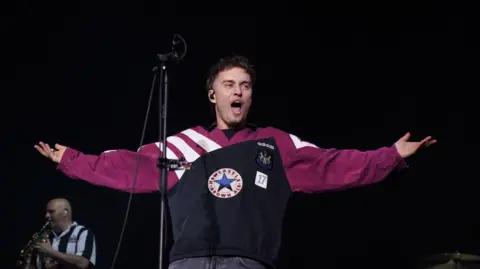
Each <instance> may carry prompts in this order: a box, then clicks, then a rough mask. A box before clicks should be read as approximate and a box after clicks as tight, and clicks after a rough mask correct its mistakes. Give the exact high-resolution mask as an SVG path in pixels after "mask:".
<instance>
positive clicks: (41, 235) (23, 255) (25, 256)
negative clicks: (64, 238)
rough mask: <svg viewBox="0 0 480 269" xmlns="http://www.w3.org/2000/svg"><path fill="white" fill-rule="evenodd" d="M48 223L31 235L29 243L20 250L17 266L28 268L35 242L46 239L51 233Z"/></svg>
mask: <svg viewBox="0 0 480 269" xmlns="http://www.w3.org/2000/svg"><path fill="white" fill-rule="evenodd" d="M49 224H50V222H49V221H47V222H46V223H45V224H44V225H43V226H42V228H41V229H40V231H38V232H36V233H34V234H33V236H32V238H31V239H30V241H28V243H27V245H26V246H25V247H24V248H23V249H22V251H21V252H20V258H19V259H18V260H17V266H18V267H21V268H23V269H27V268H29V267H30V263H31V258H32V254H33V252H34V251H35V248H34V247H35V245H36V244H37V242H39V241H42V240H45V239H48V236H49V234H50V232H51V231H52V230H51V229H50V227H49Z"/></svg>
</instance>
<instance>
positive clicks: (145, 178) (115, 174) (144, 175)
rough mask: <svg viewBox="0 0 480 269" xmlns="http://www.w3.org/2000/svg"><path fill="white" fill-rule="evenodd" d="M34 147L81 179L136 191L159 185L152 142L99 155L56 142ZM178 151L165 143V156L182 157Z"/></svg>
mask: <svg viewBox="0 0 480 269" xmlns="http://www.w3.org/2000/svg"><path fill="white" fill-rule="evenodd" d="M35 148H36V149H37V150H38V151H39V152H40V153H41V154H42V155H44V156H45V157H48V158H50V159H51V160H53V161H54V162H56V163H58V169H60V170H61V171H62V172H63V173H64V174H65V175H67V176H69V177H71V178H74V179H82V180H85V181H87V182H89V183H92V184H95V185H99V186H105V187H108V188H112V189H117V190H122V191H127V192H135V193H145V192H154V191H157V190H158V189H159V169H158V167H157V163H158V157H159V154H160V149H159V147H158V146H157V144H154V143H152V144H147V145H145V146H143V147H141V148H140V149H139V150H138V151H137V152H134V151H128V150H110V151H105V152H103V153H101V154H100V155H90V154H84V153H82V152H80V151H77V150H75V149H73V148H69V147H65V146H62V145H58V144H56V145H55V150H52V149H51V148H50V147H49V145H48V144H45V143H43V142H40V143H39V145H36V146H35ZM177 152H178V151H177ZM178 155H179V153H177V154H175V152H174V150H172V149H171V145H169V143H168V144H167V158H169V159H178V158H180V157H182V156H178ZM137 159H138V168H137ZM135 171H137V176H136V183H135V189H134V190H132V186H133V182H134V173H135ZM182 172H183V171H175V172H173V171H172V172H169V173H168V188H171V187H172V186H173V185H174V184H175V183H176V182H177V181H178V180H179V178H180V176H181V173H182Z"/></svg>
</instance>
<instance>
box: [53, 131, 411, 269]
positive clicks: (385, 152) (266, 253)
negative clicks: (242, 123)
mask: <svg viewBox="0 0 480 269" xmlns="http://www.w3.org/2000/svg"><path fill="white" fill-rule="evenodd" d="M162 148H163V146H162V145H160V144H159V143H151V144H147V145H144V146H142V147H141V148H140V149H139V150H138V152H135V151H129V150H109V151H105V152H103V153H101V154H100V155H87V154H83V153H81V152H79V151H77V150H74V149H72V148H67V150H66V151H65V153H64V155H63V158H62V161H61V163H60V164H59V168H60V169H61V170H62V171H63V172H64V173H65V174H66V175H68V176H69V177H71V178H76V179H82V180H85V181H88V182H90V183H92V184H95V185H99V186H105V187H108V188H113V189H117V190H122V191H127V192H131V191H134V192H135V193H147V192H155V191H158V190H159V168H158V167H157V164H158V158H159V156H160V149H162ZM137 154H140V158H139V161H140V163H139V169H138V174H137V181H136V184H135V188H134V189H133V190H132V183H133V177H134V171H135V166H136V160H137ZM166 155H167V158H169V159H181V158H184V159H186V160H187V161H188V162H190V163H191V166H190V167H188V169H182V170H175V171H170V172H168V184H167V185H168V197H169V198H168V199H169V206H170V214H171V219H172V227H173V237H174V245H173V247H172V250H171V254H170V258H171V259H170V261H171V262H173V261H175V260H178V259H182V258H187V257H199V256H212V255H217V256H243V257H248V258H252V259H255V260H258V261H260V262H263V263H265V264H267V265H269V266H272V267H273V266H274V265H273V264H274V262H275V260H276V258H277V254H278V250H279V248H280V244H281V233H282V219H283V215H284V211H285V208H286V204H287V201H288V199H289V197H290V195H291V193H292V192H305V193H315V192H322V191H331V190H342V189H347V188H352V187H358V186H362V185H367V184H372V183H376V182H379V181H380V180H382V179H384V178H385V177H386V176H387V175H388V174H389V173H390V172H392V171H393V170H394V169H396V168H403V167H405V163H404V161H403V159H402V157H401V156H400V155H399V154H398V152H397V150H396V148H395V147H394V146H391V147H383V148H379V149H377V150H372V151H358V150H337V149H322V148H319V147H317V146H315V145H314V144H312V143H309V142H306V141H302V140H301V139H300V138H299V137H297V136H295V135H293V134H289V133H287V132H284V131H282V130H279V129H276V128H272V127H267V128H257V127H255V126H250V125H249V126H248V127H247V128H243V129H241V130H238V131H236V132H234V133H230V135H229V133H228V132H224V131H222V130H220V129H218V128H216V127H213V128H208V129H207V128H204V127H201V126H197V127H194V128H190V129H187V130H184V131H182V132H180V133H178V134H175V135H172V136H169V137H168V138H167V154H166Z"/></svg>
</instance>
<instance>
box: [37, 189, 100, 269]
mask: <svg viewBox="0 0 480 269" xmlns="http://www.w3.org/2000/svg"><path fill="white" fill-rule="evenodd" d="M45 218H46V219H47V221H49V222H50V224H49V225H50V228H51V230H52V232H51V234H50V238H49V239H45V240H43V241H40V242H38V243H37V244H36V245H35V249H36V250H37V251H36V253H37V255H36V257H35V260H32V261H35V262H33V263H32V265H34V266H32V267H33V268H34V269H87V268H94V267H95V262H96V245H95V236H94V234H93V233H92V232H91V231H90V230H89V229H87V228H86V227H85V226H83V225H80V224H78V223H77V222H76V221H73V220H72V207H71V206H70V203H69V201H68V200H67V199H64V198H56V199H53V200H51V201H50V202H48V204H47V211H46V213H45Z"/></svg>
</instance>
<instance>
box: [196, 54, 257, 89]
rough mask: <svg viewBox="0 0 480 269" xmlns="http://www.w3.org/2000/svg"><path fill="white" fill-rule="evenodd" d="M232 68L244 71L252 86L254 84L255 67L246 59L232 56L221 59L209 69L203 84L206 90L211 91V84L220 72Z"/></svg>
mask: <svg viewBox="0 0 480 269" xmlns="http://www.w3.org/2000/svg"><path fill="white" fill-rule="evenodd" d="M234 67H239V68H242V69H244V70H245V72H247V74H249V75H250V79H251V80H252V81H251V82H252V84H254V83H255V79H256V75H257V72H256V71H255V66H254V65H253V64H252V63H251V62H250V61H249V60H248V58H247V57H244V56H240V55H232V56H227V57H223V58H221V59H220V60H219V61H218V62H217V63H215V64H214V65H213V66H212V67H211V68H210V70H209V72H208V77H207V82H206V83H205V88H206V90H207V91H209V90H213V82H214V81H215V79H216V78H217V76H218V74H219V73H220V72H222V71H225V70H228V69H232V68H234Z"/></svg>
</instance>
